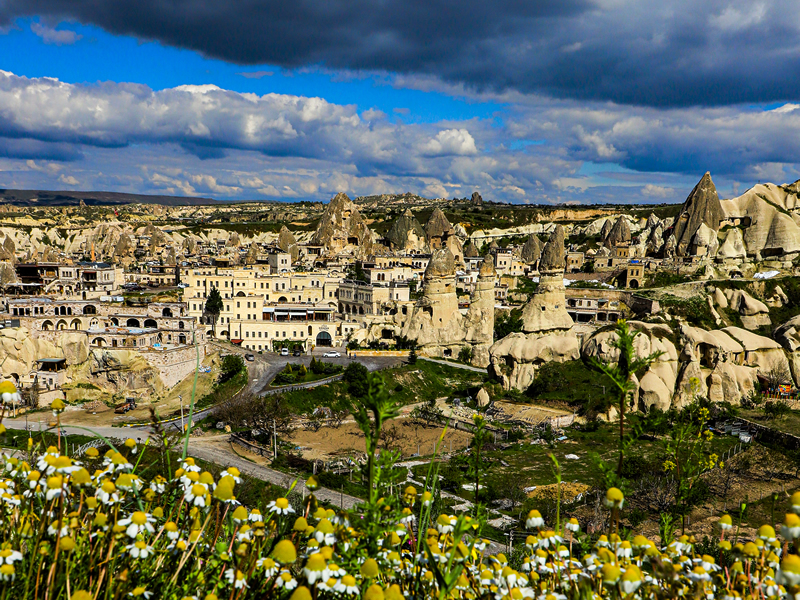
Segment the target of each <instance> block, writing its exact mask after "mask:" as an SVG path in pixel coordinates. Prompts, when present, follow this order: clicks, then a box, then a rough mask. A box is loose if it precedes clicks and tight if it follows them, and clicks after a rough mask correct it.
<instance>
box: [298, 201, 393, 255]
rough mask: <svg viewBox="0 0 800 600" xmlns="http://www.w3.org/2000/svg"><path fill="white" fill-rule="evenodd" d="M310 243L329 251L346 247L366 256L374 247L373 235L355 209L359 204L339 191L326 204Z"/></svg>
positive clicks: (341, 249) (342, 249)
mask: <svg viewBox="0 0 800 600" xmlns="http://www.w3.org/2000/svg"><path fill="white" fill-rule="evenodd" d="M311 243H312V244H314V245H321V246H325V249H326V250H327V252H328V253H330V254H338V253H339V252H342V251H344V250H345V249H347V250H350V251H352V253H353V254H354V255H356V256H358V257H367V256H369V255H370V254H375V251H376V250H377V248H376V247H375V246H376V244H375V235H374V233H373V232H372V230H371V229H370V228H369V227H368V226H367V223H366V222H365V221H364V218H363V217H362V216H361V213H360V212H358V207H357V206H356V205H355V204H354V203H353V201H352V200H350V198H348V197H347V194H343V193H341V192H340V193H338V194H336V196H334V197H333V199H332V200H331V201H330V202H329V203H328V205H327V206H326V207H325V211H324V212H323V213H322V218H321V219H320V222H319V225H318V226H317V230H316V231H315V232H314V235H313V237H312V238H311Z"/></svg>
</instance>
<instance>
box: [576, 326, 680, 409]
mask: <svg viewBox="0 0 800 600" xmlns="http://www.w3.org/2000/svg"><path fill="white" fill-rule="evenodd" d="M629 325H630V327H631V329H632V330H634V331H635V332H636V336H635V337H634V344H633V345H634V350H635V352H636V356H637V357H638V358H643V357H645V356H649V355H650V354H653V353H655V352H661V353H662V354H661V356H660V357H659V358H658V359H656V361H655V362H654V363H653V364H652V365H651V366H650V368H649V369H648V370H647V371H646V372H645V373H644V375H643V376H642V378H641V380H639V381H638V386H637V389H636V391H635V393H634V394H633V398H632V401H633V406H632V408H634V409H636V408H638V409H641V410H649V409H650V408H652V407H655V408H658V409H660V410H668V409H669V407H670V406H671V404H672V397H673V393H674V390H675V384H676V380H677V378H678V370H679V368H680V365H679V362H678V352H677V349H676V348H675V345H674V344H673V343H672V341H671V339H670V337H671V334H672V331H671V330H670V329H669V327H667V326H664V325H657V324H649V323H642V322H640V321H629ZM616 339H617V334H616V332H615V331H613V330H606V331H600V332H598V333H596V334H594V335H593V336H591V337H590V338H589V339H587V340H586V342H584V344H583V347H582V348H581V355H582V357H583V358H584V360H588V359H589V358H590V357H594V358H597V359H598V360H600V361H602V362H607V363H613V362H616V361H617V360H618V359H619V350H618V349H617V348H615V347H614V345H613V342H614V341H615V340H616Z"/></svg>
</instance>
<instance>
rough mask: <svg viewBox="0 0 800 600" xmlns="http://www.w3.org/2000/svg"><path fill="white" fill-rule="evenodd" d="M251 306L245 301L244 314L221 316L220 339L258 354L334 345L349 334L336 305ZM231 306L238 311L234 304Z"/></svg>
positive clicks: (223, 313) (251, 301) (219, 322)
mask: <svg viewBox="0 0 800 600" xmlns="http://www.w3.org/2000/svg"><path fill="white" fill-rule="evenodd" d="M234 302H235V301H234ZM247 303H248V304H251V305H252V306H251V307H250V308H249V309H247V308H245V304H244V302H242V307H241V310H242V312H237V313H231V312H228V311H223V312H222V313H221V314H220V318H219V320H218V321H217V324H216V326H215V328H216V335H217V336H218V337H223V338H227V339H229V340H230V341H231V342H233V343H234V344H241V345H242V347H244V348H248V349H250V350H255V351H262V350H267V351H271V350H275V349H277V348H279V347H281V346H284V345H300V346H302V347H303V348H304V349H306V350H307V349H309V348H310V347H311V346H334V345H336V344H337V343H338V341H339V340H340V338H341V336H342V335H343V333H349V332H343V331H342V330H341V328H342V323H341V322H337V321H336V318H335V317H336V308H335V306H331V305H329V304H327V303H326V304H313V303H285V304H274V303H270V304H264V303H263V302H260V301H259V302H256V301H255V300H250V301H247ZM256 304H258V305H256ZM230 306H231V308H232V309H233V308H234V307H233V302H232V303H231V304H230ZM247 310H249V312H245V311H247ZM351 328H355V325H353V326H351Z"/></svg>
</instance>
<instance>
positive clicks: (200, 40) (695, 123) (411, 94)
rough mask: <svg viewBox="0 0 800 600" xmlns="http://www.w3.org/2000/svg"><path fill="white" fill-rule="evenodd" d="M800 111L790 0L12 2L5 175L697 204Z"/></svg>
mask: <svg viewBox="0 0 800 600" xmlns="http://www.w3.org/2000/svg"><path fill="white" fill-rule="evenodd" d="M798 109H800V3H797V2H794V1H789V0H786V1H777V0H776V1H755V2H754V1H753V0H749V1H746V2H744V1H742V2H727V1H725V2H723V1H715V0H710V1H708V2H703V3H698V2H696V1H693V2H689V1H683V0H658V1H656V0H636V1H633V0H631V1H629V0H594V1H592V0H494V1H493V2H485V0H481V1H477V0H462V1H461V2H458V3H456V2H448V1H444V0H425V1H421V0H381V1H380V2H375V1H374V0H371V1H369V2H367V1H365V0H324V1H321V0H293V1H292V2H286V1H285V0H229V1H227V2H220V1H219V0H170V1H169V2H166V1H164V0H0V187H4V188H26V189H50V190H106V191H117V192H133V193H145V194H168V195H180V196H204V197H212V198H218V199H265V200H284V201H296V200H319V201H327V200H328V199H329V198H330V197H332V196H333V195H334V194H336V193H337V192H340V191H343V192H346V193H347V194H349V195H350V196H351V197H353V196H359V195H370V194H385V193H402V192H407V191H410V192H414V193H417V194H420V195H423V196H426V197H435V198H453V197H456V198H461V197H469V196H470V195H471V194H472V192H473V191H478V192H479V193H480V194H481V195H482V196H483V198H484V199H485V200H494V201H502V202H513V203H527V204H562V203H568V204H577V203H581V204H590V203H609V202H613V203H620V204H642V203H661V202H682V201H683V200H684V199H685V198H686V196H687V195H688V194H689V193H690V191H691V189H692V187H693V186H694V184H695V183H697V181H698V180H699V179H700V177H701V176H702V175H703V173H705V172H706V171H710V172H711V174H712V177H713V179H714V181H715V183H716V185H717V189H718V191H719V193H720V196H721V197H732V196H735V195H738V194H740V193H742V192H743V191H744V190H746V189H747V188H749V187H750V186H752V185H754V184H756V183H758V182H766V181H771V182H773V183H788V182H792V181H795V180H797V179H798V178H800V135H798V133H800V110H798Z"/></svg>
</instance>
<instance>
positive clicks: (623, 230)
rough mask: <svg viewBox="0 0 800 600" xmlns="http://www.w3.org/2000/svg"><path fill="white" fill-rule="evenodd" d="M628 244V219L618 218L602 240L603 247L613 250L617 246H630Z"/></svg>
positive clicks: (629, 239)
mask: <svg viewBox="0 0 800 600" xmlns="http://www.w3.org/2000/svg"><path fill="white" fill-rule="evenodd" d="M606 222H608V221H606ZM630 242H631V228H630V226H629V225H628V219H626V218H625V217H620V218H619V219H617V222H616V223H614V226H613V227H612V228H611V230H610V231H609V232H608V235H607V236H606V237H605V239H604V240H603V245H605V247H606V248H614V247H616V246H617V245H619V244H630Z"/></svg>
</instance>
